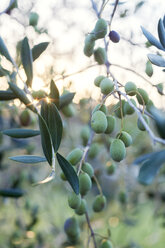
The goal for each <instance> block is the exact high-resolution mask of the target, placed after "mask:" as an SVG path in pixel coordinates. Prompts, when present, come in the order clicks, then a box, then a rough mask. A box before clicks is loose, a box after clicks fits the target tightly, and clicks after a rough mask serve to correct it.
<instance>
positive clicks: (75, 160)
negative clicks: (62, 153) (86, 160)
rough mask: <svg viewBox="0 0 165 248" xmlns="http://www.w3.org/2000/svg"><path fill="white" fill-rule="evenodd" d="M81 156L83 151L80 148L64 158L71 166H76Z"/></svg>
mask: <svg viewBox="0 0 165 248" xmlns="http://www.w3.org/2000/svg"><path fill="white" fill-rule="evenodd" d="M82 155H83V151H82V150H81V149H80V148H75V149H73V150H72V151H71V152H70V153H69V154H68V155H67V157H66V159H67V160H68V161H69V162H70V163H71V164H72V165H76V164H77V163H78V162H80V160H81V158H82Z"/></svg>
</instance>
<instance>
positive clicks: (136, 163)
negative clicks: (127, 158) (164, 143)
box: [133, 152, 157, 165]
mask: <svg viewBox="0 0 165 248" xmlns="http://www.w3.org/2000/svg"><path fill="white" fill-rule="evenodd" d="M154 154H157V152H151V153H147V154H144V155H142V156H140V157H138V158H136V159H135V160H134V162H133V164H135V165H139V164H141V163H143V162H144V161H146V160H149V159H150V157H151V155H154Z"/></svg>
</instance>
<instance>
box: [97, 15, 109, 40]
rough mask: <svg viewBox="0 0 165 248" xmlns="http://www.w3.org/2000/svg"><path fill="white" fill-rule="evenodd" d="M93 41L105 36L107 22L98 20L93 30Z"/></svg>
mask: <svg viewBox="0 0 165 248" xmlns="http://www.w3.org/2000/svg"><path fill="white" fill-rule="evenodd" d="M94 34H95V39H96V40H97V39H102V38H104V37H105V35H106V34H107V22H106V21H105V20H104V19H102V18H101V19H99V20H98V21H97V22H96V25H95V28H94Z"/></svg>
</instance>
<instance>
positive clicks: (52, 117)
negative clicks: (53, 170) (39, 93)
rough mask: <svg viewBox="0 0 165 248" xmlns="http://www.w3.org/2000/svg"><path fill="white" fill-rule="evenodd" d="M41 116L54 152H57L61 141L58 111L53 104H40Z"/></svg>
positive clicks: (60, 123) (61, 127)
mask: <svg viewBox="0 0 165 248" xmlns="http://www.w3.org/2000/svg"><path fill="white" fill-rule="evenodd" d="M41 115H42V117H43V118H44V120H45V122H46V124H47V126H48V129H49V132H50V135H51V139H52V143H53V148H54V151H55V152H57V150H58V148H59V146H60V143H61V139H62V131H63V126H62V120H61V116H60V114H59V112H58V109H57V108H56V106H55V105H54V104H53V103H47V102H45V101H43V102H42V106H41Z"/></svg>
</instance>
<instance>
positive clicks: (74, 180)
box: [56, 153, 79, 195]
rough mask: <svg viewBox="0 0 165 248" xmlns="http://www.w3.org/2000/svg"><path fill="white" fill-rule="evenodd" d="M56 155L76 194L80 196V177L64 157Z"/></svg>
mask: <svg viewBox="0 0 165 248" xmlns="http://www.w3.org/2000/svg"><path fill="white" fill-rule="evenodd" d="M56 155H57V160H58V163H59V165H60V167H61V169H62V171H63V172H64V175H65V177H66V179H67V180H68V182H69V183H70V185H71V187H72V189H73V190H74V192H75V193H76V194H77V195H78V194H79V179H78V176H77V174H76V172H75V170H74V169H73V167H72V165H71V164H70V163H69V162H68V161H67V160H66V159H65V158H64V157H63V156H61V155H60V154H59V153H57V154H56Z"/></svg>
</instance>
